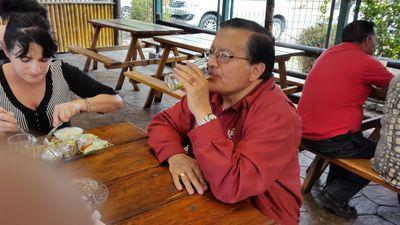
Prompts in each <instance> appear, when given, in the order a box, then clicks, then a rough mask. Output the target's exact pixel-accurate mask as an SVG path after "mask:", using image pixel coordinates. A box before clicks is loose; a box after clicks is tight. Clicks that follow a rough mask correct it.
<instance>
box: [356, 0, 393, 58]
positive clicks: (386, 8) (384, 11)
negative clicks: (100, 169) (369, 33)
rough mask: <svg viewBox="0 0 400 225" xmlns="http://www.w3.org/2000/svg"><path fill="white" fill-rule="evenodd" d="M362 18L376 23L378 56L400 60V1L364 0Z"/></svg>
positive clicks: (361, 8)
mask: <svg viewBox="0 0 400 225" xmlns="http://www.w3.org/2000/svg"><path fill="white" fill-rule="evenodd" d="M360 11H361V16H360V18H362V19H365V20H370V21H373V22H374V23H375V25H376V26H375V29H376V36H377V49H376V54H377V55H380V56H384V57H388V58H391V59H398V60H399V59H400V16H399V12H400V1H399V0H380V1H376V0H363V1H362V4H361V7H360Z"/></svg>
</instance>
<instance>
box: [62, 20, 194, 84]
mask: <svg viewBox="0 0 400 225" xmlns="http://www.w3.org/2000/svg"><path fill="white" fill-rule="evenodd" d="M89 23H91V24H92V26H93V27H94V34H93V39H92V44H91V46H90V48H89V49H86V48H82V47H80V46H77V45H72V46H69V49H70V50H71V51H72V52H75V53H79V54H82V55H84V56H86V57H87V59H86V63H85V66H84V68H83V71H85V72H87V71H89V67H90V63H91V61H92V60H93V69H97V62H101V63H103V64H104V67H105V68H106V69H116V68H121V72H120V75H119V77H118V82H117V85H116V87H115V89H116V90H120V89H121V88H122V85H123V82H124V79H125V76H123V73H124V72H125V71H127V69H128V68H132V67H135V66H144V65H150V64H157V63H158V62H159V59H145V56H144V53H143V51H142V47H141V45H140V42H139V39H141V38H150V37H153V36H156V35H167V34H178V33H182V32H183V30H182V29H178V28H174V27H168V26H163V25H158V24H153V23H147V22H143V21H138V20H131V19H101V20H89ZM103 28H112V29H114V30H118V31H126V32H129V33H130V34H131V37H132V39H131V42H130V44H129V46H112V47H101V48H98V47H96V44H97V40H98V38H99V34H100V31H101V29H103ZM124 49H127V50H128V52H127V53H126V56H125V60H124V61H122V62H121V61H118V60H116V59H113V58H110V57H108V56H105V55H102V54H100V53H99V52H103V51H114V50H124ZM138 55H139V56H140V60H137V56H138ZM185 58H186V57H185V56H181V57H179V56H177V57H175V58H174V57H172V58H169V59H168V61H169V62H173V61H174V60H183V59H185Z"/></svg>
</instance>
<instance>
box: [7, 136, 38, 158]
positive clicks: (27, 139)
mask: <svg viewBox="0 0 400 225" xmlns="http://www.w3.org/2000/svg"><path fill="white" fill-rule="evenodd" d="M36 143H37V139H36V138H35V136H33V135H32V134H29V133H18V134H14V135H11V136H10V137H8V138H7V145H8V148H9V149H10V150H11V151H14V152H18V153H20V154H22V155H25V156H29V157H33V158H36V154H35V147H36Z"/></svg>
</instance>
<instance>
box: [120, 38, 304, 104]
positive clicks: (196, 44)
mask: <svg viewBox="0 0 400 225" xmlns="http://www.w3.org/2000/svg"><path fill="white" fill-rule="evenodd" d="M214 37H215V36H214V35H211V34H205V33H198V34H180V35H164V36H155V37H153V39H154V40H155V41H158V42H160V43H161V44H162V45H163V46H164V51H163V54H162V56H161V61H160V63H159V64H158V68H157V72H156V74H155V77H156V78H158V79H160V80H162V79H163V78H162V74H163V71H164V68H165V65H166V63H167V59H168V55H169V53H170V51H171V50H172V51H173V52H174V54H175V55H177V54H178V50H177V48H183V49H188V50H191V51H195V52H199V53H204V52H206V51H207V50H208V49H210V47H211V44H212V42H213V40H214ZM303 54H304V51H301V50H296V49H290V48H284V47H278V46H276V47H275V62H276V63H278V68H279V77H280V78H279V83H280V85H281V87H282V88H285V87H287V86H288V85H287V84H288V82H287V79H286V65H285V63H286V61H288V60H289V59H290V58H291V57H292V56H298V55H303ZM125 76H127V77H129V78H131V79H133V80H137V81H139V82H142V83H144V84H146V85H148V86H150V87H152V88H151V90H150V92H149V95H148V97H147V100H146V103H145V105H144V108H148V107H150V106H151V104H152V102H153V100H154V97H155V94H156V91H162V92H164V93H167V94H170V95H171V96H173V97H175V96H177V97H180V96H183V93H182V92H168V90H167V89H166V87H164V86H163V85H161V86H160V84H159V83H157V81H154V79H151V78H146V76H144V75H143V74H140V73H139V72H136V71H132V72H127V73H125ZM155 83H157V84H155Z"/></svg>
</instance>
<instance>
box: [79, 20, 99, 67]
mask: <svg viewBox="0 0 400 225" xmlns="http://www.w3.org/2000/svg"><path fill="white" fill-rule="evenodd" d="M100 29H101V27H99V26H94V34H93V39H92V44H91V45H90V50H92V51H95V49H96V44H97V39H98V38H99V34H100ZM90 61H91V59H90V58H89V57H88V58H87V59H86V62H85V67H83V71H84V72H88V71H89V66H90ZM93 66H94V65H93Z"/></svg>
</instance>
